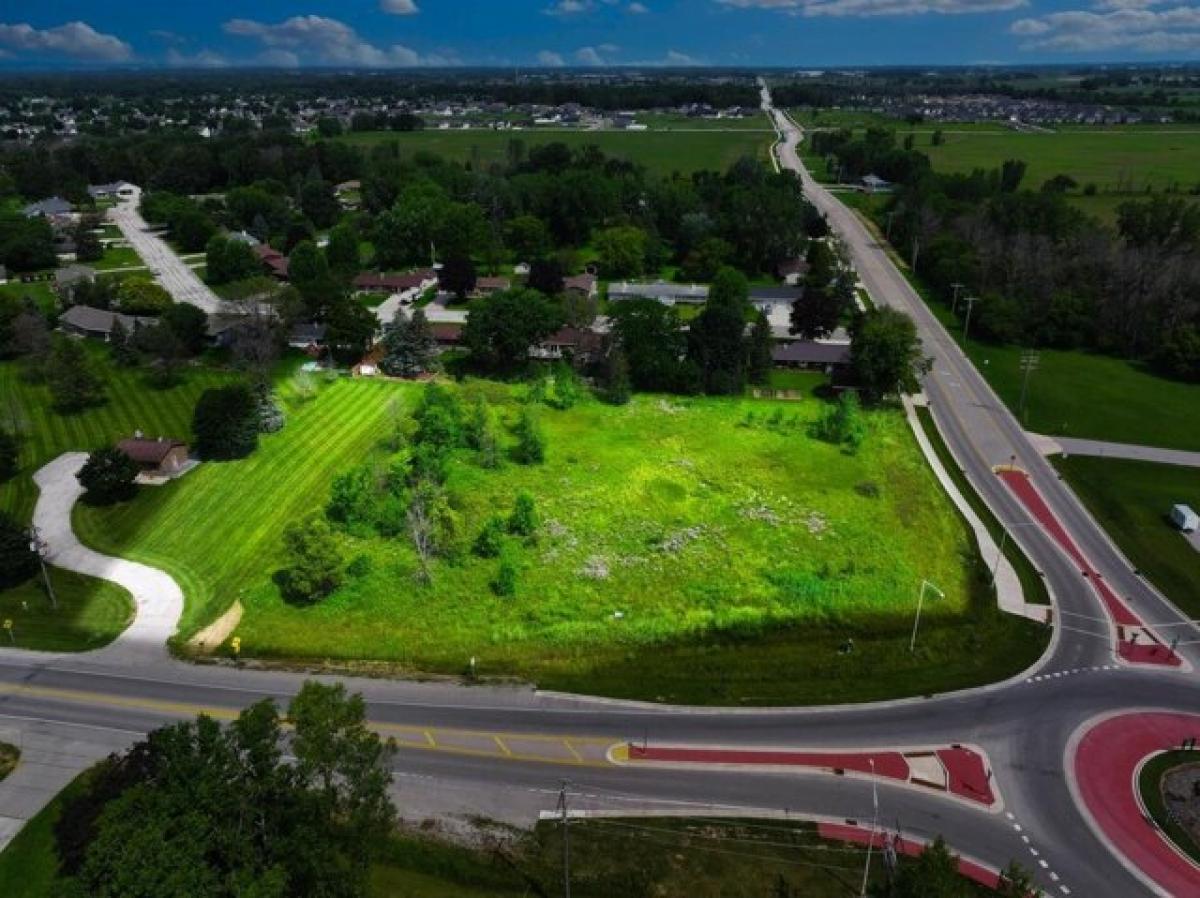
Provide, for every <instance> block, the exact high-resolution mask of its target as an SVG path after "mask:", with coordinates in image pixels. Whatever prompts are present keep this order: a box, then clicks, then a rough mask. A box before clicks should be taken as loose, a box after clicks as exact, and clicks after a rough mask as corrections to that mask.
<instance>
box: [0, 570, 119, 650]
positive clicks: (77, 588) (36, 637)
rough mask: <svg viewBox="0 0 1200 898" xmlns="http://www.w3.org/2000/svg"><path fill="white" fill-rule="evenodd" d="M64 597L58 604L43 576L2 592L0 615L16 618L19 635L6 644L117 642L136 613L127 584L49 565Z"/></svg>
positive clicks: (56, 646) (47, 646) (68, 646)
mask: <svg viewBox="0 0 1200 898" xmlns="http://www.w3.org/2000/svg"><path fill="white" fill-rule="evenodd" d="M49 574H50V582H51V585H52V586H53V587H54V594H55V597H56V598H57V600H58V608H57V609H55V608H52V607H51V605H50V599H49V597H48V596H47V594H46V592H45V589H44V587H43V586H42V581H41V578H40V577H35V578H33V579H31V580H27V581H26V582H24V583H22V584H21V585H20V586H15V587H13V588H12V589H5V590H2V591H0V619H4V620H11V621H12V622H13V638H12V641H11V642H10V640H9V635H8V633H7V632H4V631H0V645H3V646H9V645H15V646H17V647H18V648H23V649H44V650H46V651H53V652H81V651H87V650H89V649H96V648H100V647H101V646H104V645H107V644H108V643H110V642H112V641H113V639H115V638H116V637H117V636H118V635H119V634H120V633H121V631H122V630H124V629H125V627H127V626H128V625H129V622H130V620H131V619H132V617H133V599H132V598H131V597H130V595H129V593H128V592H126V591H125V590H124V589H123V588H122V587H120V586H117V585H116V584H114V583H109V582H108V581H106V580H97V579H95V578H92V577H85V576H84V575H83V574H76V573H72V572H71V571H66V570H63V569H62V568H57V567H51V568H49Z"/></svg>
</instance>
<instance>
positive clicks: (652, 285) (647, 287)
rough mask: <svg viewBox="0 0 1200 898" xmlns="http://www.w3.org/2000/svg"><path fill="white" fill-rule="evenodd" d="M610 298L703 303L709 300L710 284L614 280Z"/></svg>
mask: <svg viewBox="0 0 1200 898" xmlns="http://www.w3.org/2000/svg"><path fill="white" fill-rule="evenodd" d="M608 298H609V300H610V301H616V302H619V301H621V300H626V299H653V300H655V301H656V302H660V303H662V304H663V305H665V306H673V305H675V304H677V303H683V304H689V305H701V304H703V303H705V302H707V301H708V285H707V284H672V283H670V282H668V281H649V282H646V281H613V282H612V283H610V284H609V285H608Z"/></svg>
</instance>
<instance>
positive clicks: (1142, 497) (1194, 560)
mask: <svg viewBox="0 0 1200 898" xmlns="http://www.w3.org/2000/svg"><path fill="white" fill-rule="evenodd" d="M1052 461H1053V462H1054V466H1055V467H1056V468H1057V469H1058V470H1059V471H1060V472H1061V473H1062V475H1063V477H1064V478H1066V480H1067V482H1068V483H1069V484H1070V485H1071V488H1072V489H1074V490H1075V493H1076V494H1077V495H1078V496H1079V498H1080V499H1082V500H1083V503H1084V505H1086V506H1087V507H1088V510H1089V511H1091V512H1092V514H1093V515H1095V517H1096V520H1098V521H1099V522H1100V523H1101V524H1102V525H1103V527H1104V529H1105V530H1106V531H1107V532H1108V535H1109V536H1111V537H1112V538H1113V540H1114V541H1115V542H1116V543H1117V545H1118V546H1120V547H1121V551H1122V552H1124V553H1125V556H1126V557H1127V558H1128V559H1129V560H1130V562H1132V563H1133V565H1134V567H1136V568H1138V569H1139V570H1141V571H1142V572H1143V573H1144V574H1145V575H1146V577H1147V578H1148V579H1149V580H1150V582H1151V583H1153V584H1154V585H1155V586H1157V587H1158V588H1159V589H1160V590H1162V592H1163V593H1165V594H1166V596H1167V597H1168V598H1170V599H1171V601H1173V602H1174V603H1175V604H1176V605H1178V606H1179V607H1180V608H1182V609H1183V610H1184V611H1186V612H1187V613H1188V614H1189V615H1191V616H1192V617H1200V552H1197V551H1196V550H1195V549H1194V548H1192V546H1191V545H1190V544H1189V543H1188V541H1187V540H1186V539H1185V538H1184V537H1183V535H1182V534H1180V532H1179V531H1178V530H1176V529H1175V527H1174V526H1173V525H1172V524H1171V523H1170V521H1169V520H1168V518H1167V515H1168V513H1169V512H1170V510H1171V506H1172V505H1174V504H1175V503H1177V502H1183V503H1186V504H1188V505H1191V506H1192V507H1193V508H1200V469H1196V468H1184V467H1179V466H1176V465H1160V464H1154V463H1153V462H1143V461H1126V460H1124V459H1116V458H1089V457H1085V456H1082V455H1073V456H1071V457H1070V458H1062V457H1061V456H1054V457H1053V458H1052Z"/></svg>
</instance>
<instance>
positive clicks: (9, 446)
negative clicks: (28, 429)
mask: <svg viewBox="0 0 1200 898" xmlns="http://www.w3.org/2000/svg"><path fill="white" fill-rule="evenodd" d="M20 468H21V440H20V438H19V437H18V436H17V435H16V434H15V433H12V432H11V431H9V430H7V429H5V428H3V427H0V483H4V482H5V481H8V480H12V479H13V478H14V477H16V476H17V471H19V470H20Z"/></svg>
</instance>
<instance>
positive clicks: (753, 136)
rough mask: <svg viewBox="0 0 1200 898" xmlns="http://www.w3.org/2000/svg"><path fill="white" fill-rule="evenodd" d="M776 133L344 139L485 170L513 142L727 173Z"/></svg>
mask: <svg viewBox="0 0 1200 898" xmlns="http://www.w3.org/2000/svg"><path fill="white" fill-rule="evenodd" d="M773 137H774V134H773V132H772V133H764V132H758V131H752V130H738V131H715V130H710V131H702V132H695V133H675V134H673V133H670V132H667V131H486V130H480V129H472V130H470V131H438V130H428V131H411V132H395V131H363V132H356V133H352V134H347V135H345V136H343V137H341V138H338V139H339V140H344V141H347V142H350V143H354V144H358V145H360V146H366V147H370V146H373V145H375V144H379V143H388V142H391V141H395V142H396V143H398V144H399V145H400V149H401V152H403V153H406V154H412V153H417V152H429V153H436V154H437V155H439V156H443V157H445V158H446V159H452V160H454V161H457V162H469V163H471V164H472V165H473V166H475V167H477V168H479V167H484V168H486V167H487V166H489V165H493V164H497V163H503V162H504V161H505V160H506V159H507V154H508V146H509V143H510V142H511V141H513V140H519V141H521V142H522V143H524V145H525V148H526V150H528V149H529V148H530V147H535V146H540V145H542V144H547V143H555V142H559V143H565V144H566V145H567V146H569V147H572V148H577V147H585V146H589V145H595V146H598V147H599V148H600V149H601V150H602V151H604V153H605V154H606V155H609V156H614V157H616V158H621V159H629V160H630V161H633V162H636V163H639V164H641V165H644V166H646V168H647V169H649V170H650V171H652V172H654V173H656V174H660V175H670V174H672V173H673V172H679V173H680V174H683V175H689V174H691V173H692V172H694V171H701V170H704V169H714V170H717V171H724V170H725V169H726V168H728V167H729V166H730V165H732V164H733V163H734V162H736V161H737V160H738V159H739V158H740V157H742V156H753V157H755V158H758V159H761V160H762V161H763V162H764V163H766V162H767V161H768V157H767V150H768V147H769V146H770V144H771V140H772V139H773Z"/></svg>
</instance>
